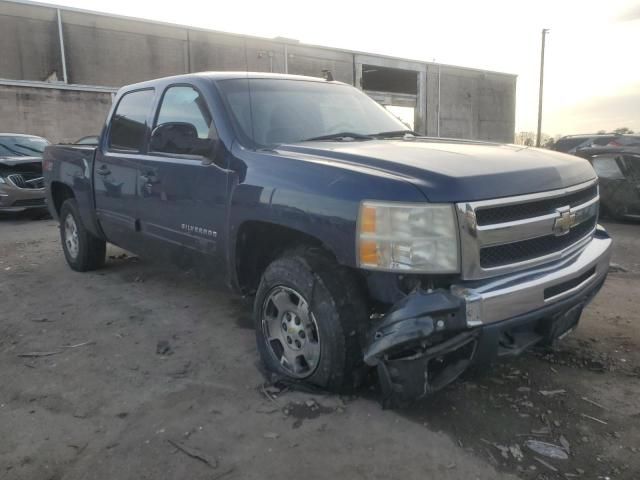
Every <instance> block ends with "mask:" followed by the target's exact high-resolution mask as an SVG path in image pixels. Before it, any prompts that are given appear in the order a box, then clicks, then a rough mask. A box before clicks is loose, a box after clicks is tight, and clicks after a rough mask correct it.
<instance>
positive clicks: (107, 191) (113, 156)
mask: <svg viewBox="0 0 640 480" xmlns="http://www.w3.org/2000/svg"><path fill="white" fill-rule="evenodd" d="M154 96H155V93H154V90H153V89H146V90H136V91H132V92H128V93H125V94H124V95H123V96H122V97H121V98H120V100H119V101H118V105H117V106H116V109H115V111H114V112H113V115H112V117H111V120H110V123H109V127H108V129H107V130H106V131H105V137H106V138H102V139H101V144H100V147H99V148H98V149H97V151H96V156H95V162H94V167H93V168H94V171H93V185H94V194H95V202H96V216H97V219H98V222H99V224H100V226H101V228H102V230H103V232H104V233H105V235H106V237H107V239H108V240H109V241H110V242H112V243H115V244H116V245H119V246H121V247H122V248H125V249H128V250H132V251H136V250H138V245H139V242H138V237H139V235H138V234H137V228H138V222H137V199H138V188H137V184H138V161H139V158H140V157H141V155H142V154H143V153H144V151H145V148H146V143H147V139H148V136H149V135H148V131H149V128H148V123H149V118H150V115H151V111H152V108H153V101H154Z"/></svg>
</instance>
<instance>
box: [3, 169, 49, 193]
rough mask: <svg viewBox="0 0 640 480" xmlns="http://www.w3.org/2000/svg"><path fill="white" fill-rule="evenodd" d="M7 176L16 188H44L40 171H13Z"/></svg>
mask: <svg viewBox="0 0 640 480" xmlns="http://www.w3.org/2000/svg"><path fill="white" fill-rule="evenodd" d="M7 178H8V179H9V180H10V181H11V183H13V184H14V185H15V186H16V187H18V188H29V189H36V188H44V178H43V177H42V174H41V173H14V174H12V175H9V176H8V177H7Z"/></svg>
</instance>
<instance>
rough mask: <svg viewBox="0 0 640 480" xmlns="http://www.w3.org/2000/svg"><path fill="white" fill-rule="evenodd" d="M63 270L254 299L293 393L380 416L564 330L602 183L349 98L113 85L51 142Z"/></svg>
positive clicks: (594, 269) (295, 80) (232, 81)
mask: <svg viewBox="0 0 640 480" xmlns="http://www.w3.org/2000/svg"><path fill="white" fill-rule="evenodd" d="M44 166H45V168H44V170H45V183H46V189H47V198H48V199H49V205H50V209H51V213H52V215H54V216H55V217H56V218H58V219H59V220H60V235H61V241H62V248H63V251H64V255H65V257H66V259H67V262H68V263H69V266H70V267H71V268H72V269H74V270H78V271H86V270H91V269H95V268H98V267H100V266H101V265H102V264H103V263H104V261H105V242H112V243H114V244H116V245H119V246H121V247H122V248H125V249H127V250H130V251H133V252H135V253H138V254H140V255H143V256H148V257H151V258H155V259H158V260H160V261H164V260H165V259H172V260H175V261H178V262H179V263H180V264H181V265H184V266H196V267H199V268H201V269H203V270H204V271H205V272H208V275H209V277H210V278H211V279H212V280H214V279H217V280H221V281H222V283H224V284H226V285H227V286H229V287H230V288H231V289H232V290H234V291H236V292H240V293H243V294H246V295H253V296H254V297H255V304H254V317H255V326H256V338H257V345H258V351H259V353H260V356H261V358H262V361H263V362H264V364H265V365H266V366H267V368H268V369H269V370H271V371H272V372H274V373H275V374H276V375H278V376H280V377H281V378H285V379H287V380H288V381H290V382H306V383H311V384H314V385H318V386H320V387H323V388H327V389H341V388H345V387H350V386H353V385H354V383H357V381H358V379H359V378H361V377H362V375H363V373H366V371H367V369H369V368H371V367H375V369H376V371H377V375H378V379H379V382H380V385H381V387H382V392H383V395H384V400H383V401H384V403H385V405H397V404H401V403H403V402H405V401H409V400H411V399H415V398H419V397H422V396H424V395H426V394H428V393H430V392H433V391H435V390H437V389H439V388H442V387H443V386H444V385H446V384H448V383H450V382H451V381H452V380H454V379H455V378H457V377H458V376H459V375H460V374H461V373H462V372H463V371H465V370H466V369H467V368H468V367H469V366H470V365H472V364H476V365H485V364H487V363H490V362H491V361H492V360H495V359H496V358H498V357H508V356H512V355H517V354H519V353H521V352H522V351H523V350H525V349H526V348H528V347H530V346H532V345H534V344H537V343H540V342H546V343H550V342H552V341H554V339H556V338H558V337H560V336H563V335H564V334H565V333H567V332H568V331H570V330H571V329H572V328H574V327H575V326H576V324H577V322H578V320H579V317H580V314H581V312H582V309H583V308H584V306H585V305H586V304H587V303H588V302H589V301H590V300H591V299H592V298H593V296H594V295H595V294H596V293H597V292H598V290H599V289H600V287H601V286H602V284H603V282H604V280H605V277H606V275H607V272H608V265H609V258H610V253H611V240H610V238H609V236H608V235H607V233H606V232H605V230H604V229H603V228H601V227H600V226H598V225H597V217H598V198H599V197H598V185H597V177H596V174H595V172H594V170H593V168H592V167H591V165H589V163H588V162H586V161H585V160H583V159H580V158H577V157H573V156H569V155H564V154H560V153H556V152H549V151H546V150H538V149H522V148H521V147H517V146H510V145H500V144H493V143H486V142H476V141H464V140H450V139H434V138H424V137H419V136H417V135H416V134H415V133H414V132H411V131H409V130H407V128H406V127H405V126H404V125H403V124H402V123H401V122H400V121H398V120H397V119H396V118H395V117H393V116H392V115H391V114H390V113H388V112H387V111H386V110H385V109H384V108H382V107H381V106H379V105H378V104H376V103H375V102H374V101H373V100H371V99H370V98H369V97H367V96H366V95H365V94H364V93H362V92H361V91H359V90H358V89H356V88H354V87H351V86H349V85H346V84H343V83H340V82H334V81H327V80H322V79H316V78H309V77H296V76H289V75H276V74H260V73H245V72H242V73H230V72H224V73H222V72H220V73H203V74H191V75H183V76H178V77H170V78H163V79H159V80H154V81H150V82H144V83H139V84H136V85H131V86H127V87H124V88H122V89H121V90H120V91H119V92H118V94H117V97H116V99H115V102H114V104H113V107H112V110H111V112H110V113H109V115H108V118H107V120H106V123H105V125H104V129H103V131H102V135H101V137H100V142H99V144H98V146H96V147H89V146H78V145H74V146H69V145H60V146H52V147H48V148H47V149H46V151H45V158H44Z"/></svg>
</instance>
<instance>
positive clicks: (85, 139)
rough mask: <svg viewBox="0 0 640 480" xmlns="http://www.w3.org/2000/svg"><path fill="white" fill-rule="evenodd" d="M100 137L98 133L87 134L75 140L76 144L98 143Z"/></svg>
mask: <svg viewBox="0 0 640 480" xmlns="http://www.w3.org/2000/svg"><path fill="white" fill-rule="evenodd" d="M99 140H100V137H99V136H98V135H87V136H86V137H82V138H80V139H78V140H76V141H75V142H74V145H97V144H98V141H99Z"/></svg>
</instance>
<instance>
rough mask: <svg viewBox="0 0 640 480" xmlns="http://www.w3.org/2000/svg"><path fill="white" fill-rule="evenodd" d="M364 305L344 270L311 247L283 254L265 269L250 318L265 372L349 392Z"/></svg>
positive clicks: (359, 352)
mask: <svg viewBox="0 0 640 480" xmlns="http://www.w3.org/2000/svg"><path fill="white" fill-rule="evenodd" d="M366 314H367V310H366V305H365V302H364V297H363V295H362V292H361V291H360V289H359V288H358V285H357V282H356V281H355V279H354V278H353V276H352V275H351V274H350V272H349V271H347V270H346V269H344V268H343V267H340V266H339V265H337V264H336V263H335V262H334V261H333V260H332V259H330V258H329V257H328V255H326V254H325V253H324V252H322V251H321V250H319V249H316V248H301V249H296V250H293V251H291V252H288V253H286V254H285V255H283V256H282V257H280V258H278V259H277V260H275V261H273V262H272V263H271V264H270V265H269V266H268V267H267V269H266V270H265V272H264V274H263V276H262V279H261V282H260V286H259V287H258V292H257V294H256V299H255V306H254V315H255V327H256V340H257V345H258V352H259V354H260V357H261V359H262V362H263V363H264V364H265V366H266V367H267V369H268V370H270V371H271V372H274V373H276V374H277V375H280V376H281V377H284V378H285V379H287V380H290V381H292V382H303V383H308V384H312V385H315V386H319V387H322V388H326V389H329V390H343V389H345V388H351V387H353V386H355V384H356V383H357V381H356V380H357V375H356V371H357V370H358V367H360V366H361V365H362V350H361V347H360V341H359V339H360V338H361V334H362V330H363V328H364V327H365V325H366V323H365V322H366Z"/></svg>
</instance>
